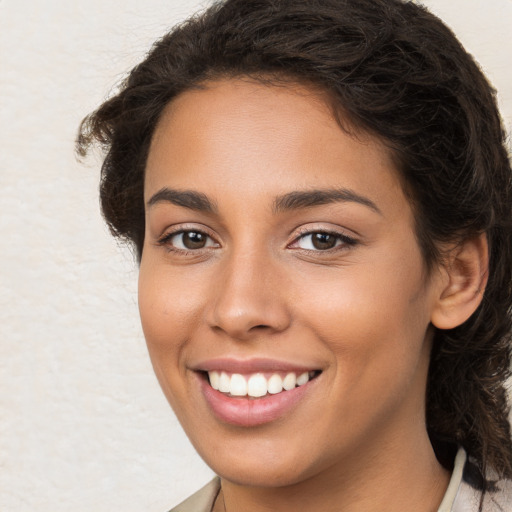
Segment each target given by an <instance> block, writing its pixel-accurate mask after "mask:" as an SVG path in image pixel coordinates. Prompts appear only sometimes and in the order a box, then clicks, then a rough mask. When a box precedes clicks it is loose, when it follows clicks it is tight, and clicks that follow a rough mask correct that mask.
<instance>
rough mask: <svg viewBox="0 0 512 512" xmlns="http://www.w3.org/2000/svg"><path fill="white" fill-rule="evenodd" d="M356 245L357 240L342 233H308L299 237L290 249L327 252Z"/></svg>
mask: <svg viewBox="0 0 512 512" xmlns="http://www.w3.org/2000/svg"><path fill="white" fill-rule="evenodd" d="M356 244H357V240H355V239H354V238H351V237H348V236H347V235H344V234H342V233H330V232H328V231H310V232H309V233H305V234H303V235H302V236H300V237H299V238H298V239H297V240H296V241H295V242H294V243H293V245H292V247H294V248H298V249H306V250H308V251H329V250H330V249H343V248H347V247H350V246H353V245H356Z"/></svg>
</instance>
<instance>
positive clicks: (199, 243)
mask: <svg viewBox="0 0 512 512" xmlns="http://www.w3.org/2000/svg"><path fill="white" fill-rule="evenodd" d="M205 244H206V237H205V236H204V235H203V234H202V233H196V232H194V231H188V232H187V233H183V245H184V246H185V247H186V248H187V249H202V248H203V247H204V246H205Z"/></svg>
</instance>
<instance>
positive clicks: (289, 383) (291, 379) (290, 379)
mask: <svg viewBox="0 0 512 512" xmlns="http://www.w3.org/2000/svg"><path fill="white" fill-rule="evenodd" d="M296 385H297V377H296V376H295V373H288V374H287V375H286V377H285V378H284V380H283V388H284V389H286V391H289V390H290V389H293V388H294V387H295V386H296Z"/></svg>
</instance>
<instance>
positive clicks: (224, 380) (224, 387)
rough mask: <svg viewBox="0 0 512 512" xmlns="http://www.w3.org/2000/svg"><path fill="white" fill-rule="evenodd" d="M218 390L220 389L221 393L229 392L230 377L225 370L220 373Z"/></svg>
mask: <svg viewBox="0 0 512 512" xmlns="http://www.w3.org/2000/svg"><path fill="white" fill-rule="evenodd" d="M219 391H222V393H230V392H231V379H230V378H229V375H228V374H227V373H226V372H222V373H221V374H220V379H219Z"/></svg>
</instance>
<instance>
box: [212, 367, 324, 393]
mask: <svg viewBox="0 0 512 512" xmlns="http://www.w3.org/2000/svg"><path fill="white" fill-rule="evenodd" d="M313 375H314V372H303V373H301V374H300V375H299V376H298V377H297V375H296V374H295V373H293V372H290V373H287V374H286V375H285V377H284V378H283V377H282V376H281V375H279V374H278V373H274V374H273V375H271V376H270V377H269V379H266V378H265V375H263V373H254V374H252V375H246V376H244V375H241V374H240V373H233V374H232V375H231V376H230V375H229V374H228V373H226V372H218V371H211V372H208V377H209V379H210V385H211V387H212V388H213V389H216V390H218V391H220V392H222V393H229V394H230V395H232V396H250V397H253V398H259V397H262V396H265V395H266V394H267V393H269V394H271V395H276V394H277V393H281V392H282V391H283V390H285V391H289V390H291V389H294V388H295V387H296V386H303V385H304V384H306V383H307V382H308V381H309V379H310V378H311V377H312V376H313Z"/></svg>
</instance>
